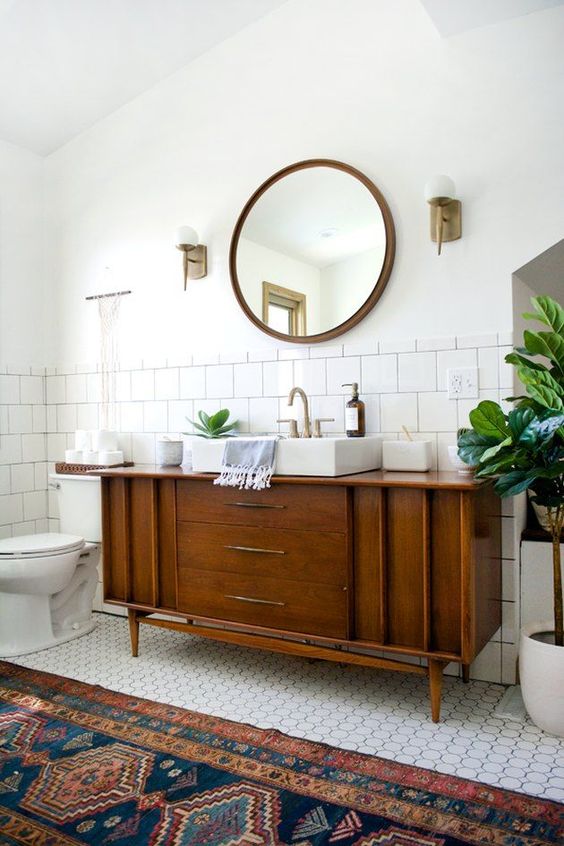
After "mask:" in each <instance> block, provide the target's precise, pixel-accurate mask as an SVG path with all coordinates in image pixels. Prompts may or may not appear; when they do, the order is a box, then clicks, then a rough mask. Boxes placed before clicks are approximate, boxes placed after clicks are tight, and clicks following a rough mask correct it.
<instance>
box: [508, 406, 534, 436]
mask: <svg viewBox="0 0 564 846" xmlns="http://www.w3.org/2000/svg"><path fill="white" fill-rule="evenodd" d="M535 418H536V414H535V412H534V410H533V409H532V408H530V406H526V405H525V406H519V408H514V409H513V410H512V411H510V412H509V414H508V415H507V423H508V425H509V428H510V429H511V434H512V435H513V438H514V440H515V441H518V440H519V438H520V437H521V433H522V432H523V430H524V429H526V428H527V426H528V425H529V423H530V422H531V421H532V420H534V419H535Z"/></svg>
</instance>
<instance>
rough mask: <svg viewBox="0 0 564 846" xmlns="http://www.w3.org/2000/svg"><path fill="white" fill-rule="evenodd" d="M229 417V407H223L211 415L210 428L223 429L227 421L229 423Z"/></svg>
mask: <svg viewBox="0 0 564 846" xmlns="http://www.w3.org/2000/svg"><path fill="white" fill-rule="evenodd" d="M228 417H229V409H228V408H222V409H220V410H219V411H217V412H216V413H215V414H212V416H211V417H210V420H209V426H210V429H212V430H215V429H221V427H222V426H224V425H225V423H227V419H228Z"/></svg>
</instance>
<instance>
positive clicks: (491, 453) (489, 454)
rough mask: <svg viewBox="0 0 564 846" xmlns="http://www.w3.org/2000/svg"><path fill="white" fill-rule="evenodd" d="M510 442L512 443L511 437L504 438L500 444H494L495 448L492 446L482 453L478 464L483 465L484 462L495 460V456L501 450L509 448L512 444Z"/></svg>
mask: <svg viewBox="0 0 564 846" xmlns="http://www.w3.org/2000/svg"><path fill="white" fill-rule="evenodd" d="M512 441H513V439H512V437H511V435H509V437H508V438H506V439H505V440H504V441H502V442H501V443H499V444H496V445H495V446H492V447H490V448H489V449H487V450H486V451H485V452H483V453H482V457H481V458H480V464H485V463H486V462H489V461H491V460H492V458H495V456H496V455H497V454H498V453H499V452H500V451H501V450H502V449H505V447H507V446H509V445H510V444H511V443H512Z"/></svg>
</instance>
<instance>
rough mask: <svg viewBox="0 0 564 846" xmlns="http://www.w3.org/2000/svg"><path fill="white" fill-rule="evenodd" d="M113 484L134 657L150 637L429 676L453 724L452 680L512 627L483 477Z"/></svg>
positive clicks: (109, 556)
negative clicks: (148, 629)
mask: <svg viewBox="0 0 564 846" xmlns="http://www.w3.org/2000/svg"><path fill="white" fill-rule="evenodd" d="M101 475H102V508H103V538H104V539H103V543H104V556H103V558H104V591H105V601H106V602H110V603H114V604H116V605H122V606H126V607H127V608H128V611H129V621H130V629H131V642H132V651H133V654H137V650H138V636H139V632H138V629H139V623H145V624H149V625H154V626H160V627H163V628H170V629H174V630H177V631H185V632H189V633H191V634H195V635H196V634H197V635H200V636H202V637H209V638H213V639H215V640H221V641H225V642H228V643H234V644H239V645H242V646H250V647H253V648H259V649H267V650H270V651H274V652H281V653H286V654H293V655H301V656H305V657H310V658H321V659H325V660H330V661H338V662H341V663H349V664H356V665H362V666H368V667H377V668H378V667H379V668H384V669H394V670H401V671H404V672H411V673H416V674H419V675H427V676H428V679H429V685H430V698H431V708H432V716H433V719H434V720H438V719H439V713H440V695H441V683H442V673H443V669H444V667H445V666H446V665H447V664H448V663H450V662H457V663H459V664H461V665H462V667H463V676H464V678H465V679H467V677H468V667H469V665H470V663H471V662H472V661H473V660H474V658H475V657H476V655H477V654H478V653H479V652H480V651H481V649H482V648H483V647H484V646H485V644H486V643H487V642H488V640H489V639H490V638H491V636H492V635H493V634H494V633H495V631H496V630H497V629H498V628H499V625H500V610H501V604H500V599H501V572H500V559H501V551H500V507H499V500H498V498H497V497H496V496H495V494H494V493H493V491H492V490H491V488H490V487H486V486H480V485H478V484H476V483H475V482H474V481H473V480H472V479H468V478H463V479H461V478H460V476H459V475H458V474H455V473H444V474H440V473H439V474H438V473H428V474H417V473H412V474H409V473H403V474H402V473H395V474H394V473H383V472H381V471H373V472H369V473H360V474H356V475H354V476H345V477H339V478H327V477H325V478H322V479H321V478H319V479H318V478H304V477H279V478H275V480H274V484H273V486H272V488H271V489H270V490H266V491H239V490H237V489H234V488H218V487H214V486H213V485H212V484H211V479H212V478H213V477H212V476H210V475H208V474H194V473H190V472H189V471H185V470H183V468H165V469H163V468H143V467H136V468H132V469H130V470H128V469H121V468H120V469H115V470H111V471H106V472H104V473H103V474H101ZM154 613H161V614H167V615H170V616H171V617H173V618H174V620H173V619H170V620H156V619H154V618H153V617H152V616H151V615H152V614H154ZM218 624H219V625H221V626H222V628H216V626H217V625H218ZM282 636H283V637H282ZM360 650H362V651H360ZM366 652H369V654H365V653H366ZM402 657H403V658H407V659H412V660H413V659H414V658H415V659H418V660H417V661H416V663H405V662H402V661H401V658H402Z"/></svg>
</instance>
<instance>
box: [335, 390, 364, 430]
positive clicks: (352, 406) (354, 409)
mask: <svg viewBox="0 0 564 846" xmlns="http://www.w3.org/2000/svg"><path fill="white" fill-rule="evenodd" d="M341 387H342V388H351V393H352V396H351V398H350V400H349V401H348V402H347V405H346V407H345V431H346V435H347V438H363V437H364V435H365V434H366V422H365V415H364V403H363V401H362V400H361V399H359V398H358V382H346V383H345V384H344V385H341Z"/></svg>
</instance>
